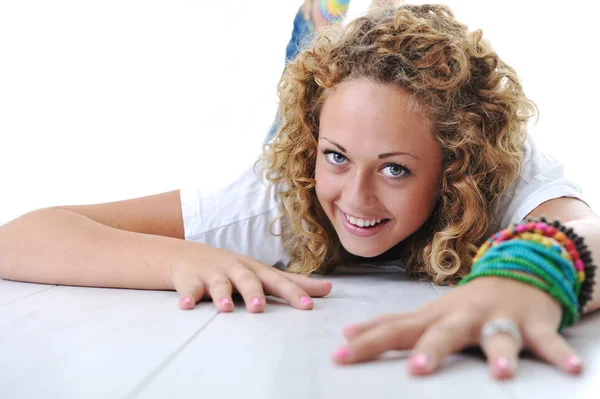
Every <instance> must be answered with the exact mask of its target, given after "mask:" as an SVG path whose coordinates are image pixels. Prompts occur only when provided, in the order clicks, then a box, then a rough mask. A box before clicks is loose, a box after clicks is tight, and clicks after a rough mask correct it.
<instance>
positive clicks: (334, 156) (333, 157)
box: [323, 150, 346, 165]
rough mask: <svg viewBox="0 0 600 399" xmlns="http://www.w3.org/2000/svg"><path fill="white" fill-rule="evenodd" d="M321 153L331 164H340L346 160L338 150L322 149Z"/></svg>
mask: <svg viewBox="0 0 600 399" xmlns="http://www.w3.org/2000/svg"><path fill="white" fill-rule="evenodd" d="M323 153H324V154H325V158H326V159H327V162H329V163H331V164H333V165H340V164H343V163H344V162H345V161H346V157H345V156H343V155H342V154H340V153H339V152H335V151H331V150H326V151H323Z"/></svg>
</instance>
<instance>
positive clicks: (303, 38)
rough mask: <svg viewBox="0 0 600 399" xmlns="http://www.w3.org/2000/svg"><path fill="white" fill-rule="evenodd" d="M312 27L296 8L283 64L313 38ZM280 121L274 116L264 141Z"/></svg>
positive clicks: (273, 133)
mask: <svg viewBox="0 0 600 399" xmlns="http://www.w3.org/2000/svg"><path fill="white" fill-rule="evenodd" d="M313 35H314V29H313V27H312V22H311V21H310V20H308V21H307V20H305V19H304V15H302V7H300V8H299V9H298V12H297V13H296V17H295V18H294V29H293V30H292V37H291V38H290V41H289V43H288V45H287V47H286V49H285V64H286V65H287V64H288V63H289V62H290V61H292V60H293V59H294V58H296V56H297V55H298V53H299V52H300V50H301V49H302V47H304V46H305V45H306V44H307V43H310V41H311V40H312V39H313ZM280 124H281V121H280V119H279V117H275V120H274V121H273V124H272V125H271V128H270V129H269V133H268V134H267V137H266V138H265V143H268V142H269V141H271V140H273V138H274V137H275V134H277V130H278V129H279V126H280Z"/></svg>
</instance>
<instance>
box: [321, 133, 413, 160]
mask: <svg viewBox="0 0 600 399" xmlns="http://www.w3.org/2000/svg"><path fill="white" fill-rule="evenodd" d="M322 138H323V139H325V140H327V141H329V142H330V143H331V144H333V145H334V146H336V147H337V148H339V149H340V150H341V151H342V152H348V151H346V149H345V148H344V147H342V146H341V145H339V144H338V143H336V142H334V141H331V140H329V139H328V138H327V137H322ZM395 155H408V156H411V157H413V158H415V159H418V160H419V161H420V160H421V158H419V157H418V156H416V155H413V154H411V153H409V152H401V151H395V152H384V153H383V154H379V155H377V158H378V159H385V158H389V157H393V156H395Z"/></svg>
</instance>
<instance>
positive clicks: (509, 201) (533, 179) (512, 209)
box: [500, 138, 584, 228]
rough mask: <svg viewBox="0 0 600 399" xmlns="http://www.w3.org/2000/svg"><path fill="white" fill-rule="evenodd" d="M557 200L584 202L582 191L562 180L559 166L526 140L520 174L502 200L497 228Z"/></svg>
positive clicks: (574, 183)
mask: <svg viewBox="0 0 600 399" xmlns="http://www.w3.org/2000/svg"><path fill="white" fill-rule="evenodd" d="M560 197H572V198H577V199H580V200H582V201H584V199H583V196H582V191H581V187H580V186H579V185H578V184H577V183H576V182H574V181H573V180H571V179H568V178H567V177H565V171H564V167H563V165H562V163H561V162H560V161H558V160H557V159H555V158H553V157H552V156H550V155H549V154H546V153H544V152H543V151H541V150H540V149H539V148H538V147H537V145H536V144H535V142H534V141H533V139H531V138H528V139H527V142H526V143H525V156H524V159H523V170H522V173H521V174H520V176H519V177H518V178H517V181H516V182H515V184H513V186H512V188H511V189H510V190H509V191H508V192H507V193H506V194H505V195H504V197H503V200H502V208H501V215H500V216H501V222H500V224H501V225H500V228H505V227H508V226H509V225H510V224H511V223H518V222H520V221H521V220H523V218H525V217H526V216H527V215H528V214H529V213H530V212H531V211H533V210H534V209H535V208H537V207H538V206H539V205H541V204H542V203H544V202H546V201H549V200H551V199H555V198H560Z"/></svg>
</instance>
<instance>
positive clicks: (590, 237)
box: [529, 198, 600, 312]
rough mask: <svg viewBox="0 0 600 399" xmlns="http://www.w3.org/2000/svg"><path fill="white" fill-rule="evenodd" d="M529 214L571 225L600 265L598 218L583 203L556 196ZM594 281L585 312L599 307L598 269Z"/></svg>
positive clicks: (599, 222)
mask: <svg viewBox="0 0 600 399" xmlns="http://www.w3.org/2000/svg"><path fill="white" fill-rule="evenodd" d="M529 216H533V217H540V216H546V217H547V218H549V219H550V220H553V219H558V220H560V221H561V222H562V223H563V224H564V225H565V226H567V227H571V228H572V229H573V230H574V231H575V233H577V234H578V235H580V236H582V237H583V238H584V239H585V244H586V245H587V247H588V248H589V250H590V252H591V253H592V260H593V261H594V265H596V266H597V267H598V266H600V218H599V217H598V216H597V215H596V214H595V213H594V212H593V211H592V210H591V209H590V208H589V207H588V206H587V205H586V204H585V203H583V202H581V201H579V200H577V199H574V198H557V199H553V200H550V201H547V202H545V203H543V204H541V205H540V206H538V207H537V208H536V209H534V210H533V211H532V212H531V213H530V214H529ZM594 281H595V284H594V291H593V296H592V299H591V300H590V301H589V302H588V303H587V305H586V307H585V308H584V311H585V312H592V311H594V310H597V309H600V270H597V271H596V275H595V280H594Z"/></svg>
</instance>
